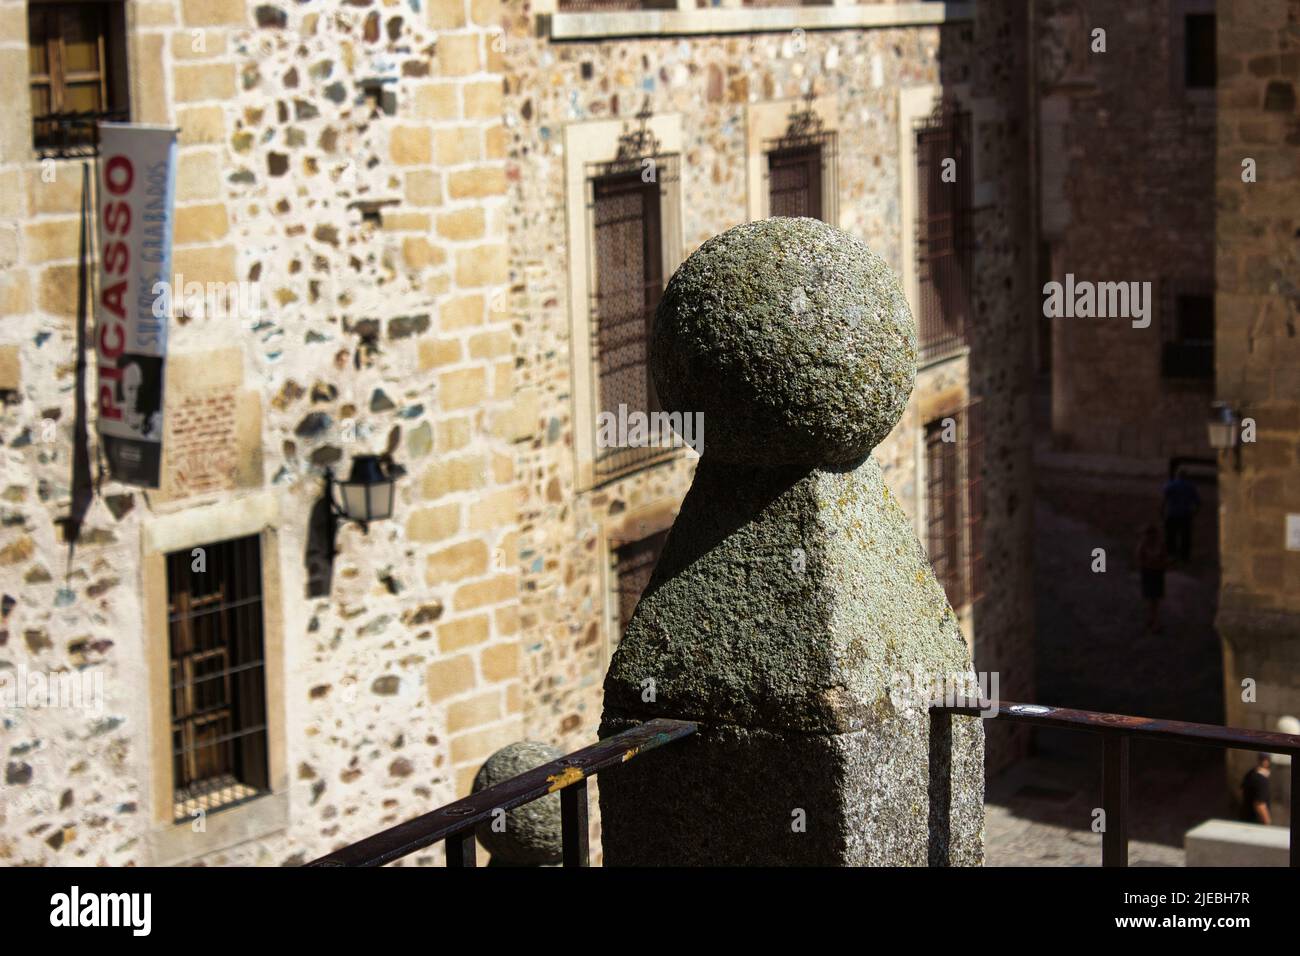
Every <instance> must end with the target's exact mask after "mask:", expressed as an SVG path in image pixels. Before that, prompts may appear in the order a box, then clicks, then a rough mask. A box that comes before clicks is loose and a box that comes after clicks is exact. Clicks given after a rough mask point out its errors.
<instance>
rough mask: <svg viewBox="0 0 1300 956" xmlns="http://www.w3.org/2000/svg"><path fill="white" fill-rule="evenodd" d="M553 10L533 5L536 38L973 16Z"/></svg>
mask: <svg viewBox="0 0 1300 956" xmlns="http://www.w3.org/2000/svg"><path fill="white" fill-rule="evenodd" d="M669 2H670V3H671V2H672V0H669ZM557 7H558V0H538V2H536V3H534V5H533V12H534V13H536V14H538V20H539V23H538V28H539V32H540V34H541V35H542V36H544V37H548V38H549V39H551V40H595V39H605V38H609V37H633V36H690V35H701V34H714V35H716V34H726V33H784V32H787V31H790V30H850V29H855V28H857V29H869V28H872V27H908V26H932V25H934V24H939V23H955V22H959V21H963V20H971V19H973V18H974V15H975V9H974V8H975V4H974V3H973V2H957V3H933V2H928V3H927V2H921V3H915V2H914V3H892V4H888V3H862V4H859V3H857V2H856V0H831V2H829V3H825V4H818V5H814V6H799V5H795V4H793V3H792V4H791V6H788V7H744V6H742V4H741V0H722V3H721V6H718V7H706V8H698V7H696V6H695V0H675V3H673V4H672V5H671V6H669V5H668V4H665V8H664V9H646V10H618V11H582V12H568V11H559V10H558V9H557ZM674 7H675V9H674Z"/></svg>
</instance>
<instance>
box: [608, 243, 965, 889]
mask: <svg viewBox="0 0 1300 956" xmlns="http://www.w3.org/2000/svg"><path fill="white" fill-rule="evenodd" d="M916 357H917V351H916V336H915V328H914V324H913V321H912V317H911V315H910V313H909V311H908V307H907V303H906V300H905V298H904V295H903V292H902V289H901V288H900V286H899V283H898V280H897V278H896V277H895V276H894V274H893V273H892V272H891V271H890V269H889V267H888V266H887V265H886V264H885V262H884V261H883V260H882V259H880V258H879V257H878V256H876V255H875V254H874V253H872V252H871V251H870V249H868V248H867V247H866V245H864V244H863V243H862V242H861V241H859V240H858V239H855V238H854V237H852V236H850V235H848V234H847V233H844V232H841V231H839V230H837V229H834V228H832V227H830V226H828V225H826V224H824V223H822V222H819V221H817V220H813V219H767V220H762V221H758V222H751V223H748V224H746V225H742V226H738V227H736V228H734V229H731V230H729V231H728V232H725V233H723V234H722V235H720V236H717V237H715V238H713V239H711V240H710V241H708V242H707V243H705V244H704V245H703V246H702V247H701V248H700V249H699V250H698V251H697V252H695V253H694V254H693V255H692V256H691V257H690V258H689V259H688V260H687V261H686V262H685V263H684V264H683V265H682V266H681V268H680V269H678V270H677V273H676V274H675V275H674V276H673V278H672V280H671V281H670V282H669V284H668V287H667V290H666V291H665V294H664V298H663V300H662V303H661V305H660V307H659V311H658V315H657V317H656V322H655V331H654V340H653V347H652V356H651V361H652V369H653V374H654V377H655V383H656V386H657V387H658V390H659V395H660V397H661V399H662V401H663V404H664V407H665V409H667V410H669V411H673V412H702V413H703V414H704V416H705V418H706V420H707V424H708V432H707V434H708V436H709V437H708V440H707V442H706V444H705V448H704V451H703V455H702V458H701V461H700V464H699V467H698V469H697V471H696V475H695V480H694V483H693V484H692V486H691V489H690V492H689V493H688V494H687V496H686V500H685V502H684V503H683V505H682V510H681V513H680V515H679V516H678V518H677V521H676V523H675V524H674V525H673V529H672V532H671V534H670V536H669V539H668V542H667V545H666V547H665V550H664V552H663V555H662V557H661V559H660V561H659V565H658V567H657V568H656V570H655V573H654V577H653V578H652V580H651V582H650V585H649V587H648V588H647V590H646V592H645V594H644V595H643V597H642V599H641V603H640V605H639V606H638V607H637V609H636V613H635V614H634V616H633V618H632V621H631V623H630V625H629V626H628V629H627V633H626V634H625V635H624V637H623V640H622V643H621V644H620V646H619V649H618V651H617V652H616V653H615V655H614V658H613V661H612V663H611V665H610V669H609V673H608V675H607V677H606V680H605V710H604V719H603V722H602V725H601V736H608V735H610V734H613V733H616V732H617V731H619V730H623V729H625V728H627V727H629V726H632V725H634V724H637V723H640V722H642V721H644V720H647V719H650V718H652V717H673V718H679V719H691V720H695V721H698V722H699V723H700V732H699V734H698V735H696V736H694V737H692V738H688V739H687V740H685V741H683V742H681V743H680V744H677V745H675V746H673V747H671V748H664V749H663V750H660V751H657V752H655V753H653V754H649V755H647V756H646V757H645V758H643V759H639V760H637V761H635V762H632V763H629V764H628V765H627V766H625V767H623V768H621V769H620V770H619V772H617V773H611V774H609V775H608V776H607V777H605V778H602V779H601V787H600V803H601V814H602V818H603V821H604V824H603V826H604V834H603V843H604V852H605V863H606V865H613V866H617V865H638V864H674V863H676V864H724V865H725V864H733V865H762V864H778V865H789V864H812V865H816V864H821V865H909V864H910V865H925V864H926V863H927V862H932V861H935V860H941V861H943V862H946V863H949V864H957V865H979V864H980V863H981V862H982V860H983V821H984V818H983V807H982V799H983V741H984V735H983V730H982V728H981V726H980V724H979V721H978V720H977V719H974V718H966V717H958V718H954V719H953V720H952V730H951V737H950V740H949V742H948V745H947V746H948V747H950V752H949V753H947V754H944V756H943V758H942V759H941V760H940V761H939V762H938V764H937V765H938V766H942V769H943V770H944V771H949V770H950V772H951V778H950V787H947V788H944V787H941V788H940V789H941V791H945V790H946V792H945V793H944V798H945V799H944V803H945V807H944V812H943V814H941V817H946V825H945V826H942V827H937V826H935V825H933V824H932V823H931V813H930V794H929V777H930V767H931V745H930V726H929V716H928V714H927V712H926V709H925V708H924V707H923V706H917V705H916V704H915V702H913V701H908V700H903V699H901V698H896V696H891V686H897V683H896V675H898V674H899V673H911V672H913V671H914V670H915V669H917V668H920V669H922V670H924V671H926V672H929V673H933V674H935V675H936V676H939V675H952V674H965V673H968V672H969V671H970V669H971V665H970V657H969V652H968V649H967V647H966V644H965V642H964V640H963V638H962V636H961V633H960V630H959V628H958V624H957V619H956V616H955V615H954V614H953V611H952V609H951V608H950V607H949V605H948V602H947V600H946V598H945V597H944V593H943V589H942V588H941V586H940V585H939V583H938V582H937V581H936V580H935V577H934V574H933V572H932V571H931V569H930V565H929V562H928V561H927V559H926V556H925V553H924V552H923V550H922V548H921V546H920V544H919V542H918V541H917V539H916V537H915V534H914V533H913V531H912V527H911V525H910V523H909V522H908V519H907V517H906V515H905V514H904V512H903V509H902V508H901V507H900V505H899V504H898V502H897V501H896V500H895V498H894V497H893V496H892V495H891V493H890V491H889V489H888V488H887V487H886V485H885V483H884V481H883V480H882V478H881V474H880V470H879V468H878V466H877V465H876V463H875V462H874V461H873V460H872V458H871V457H870V452H871V449H872V448H873V447H874V446H875V445H876V444H877V443H879V442H880V441H881V439H883V438H884V437H885V435H886V434H887V433H888V432H889V430H890V429H891V428H892V427H893V426H894V424H895V423H896V422H897V421H898V419H899V417H900V415H901V414H902V412H903V409H904V406H905V405H906V403H907V399H908V396H909V395H910V393H911V390H912V386H913V383H914V380H915V376H916ZM940 830H942V831H943V832H937V831H940ZM932 831H935V832H932ZM936 850H938V851H939V852H937V853H936Z"/></svg>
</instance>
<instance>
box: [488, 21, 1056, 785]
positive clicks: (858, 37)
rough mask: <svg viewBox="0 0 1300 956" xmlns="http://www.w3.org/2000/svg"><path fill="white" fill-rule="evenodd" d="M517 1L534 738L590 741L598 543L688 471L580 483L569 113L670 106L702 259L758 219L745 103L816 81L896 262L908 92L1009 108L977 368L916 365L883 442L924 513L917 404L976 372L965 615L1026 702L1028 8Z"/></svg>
mask: <svg viewBox="0 0 1300 956" xmlns="http://www.w3.org/2000/svg"><path fill="white" fill-rule="evenodd" d="M507 13H508V16H507V21H506V23H507V26H508V30H507V36H506V40H505V44H506V46H505V50H506V61H507V64H508V77H507V84H506V85H507V95H506V104H505V105H506V112H505V121H506V125H507V128H508V130H509V136H510V146H509V164H508V167H507V175H508V178H509V180H510V203H511V217H510V221H511V226H512V229H511V236H512V241H511V293H512V299H511V304H512V308H513V311H514V313H515V314H516V316H517V317H518V318H517V320H516V338H517V349H518V354H519V356H520V364H521V367H522V374H521V382H522V383H523V384H524V385H525V387H526V388H527V389H528V400H529V401H530V402H531V401H536V403H537V408H538V412H539V417H540V418H541V420H542V421H543V422H544V423H545V424H546V427H545V429H544V431H543V432H542V433H541V434H539V435H538V436H537V437H536V438H535V439H534V440H533V442H532V443H531V445H530V446H527V448H528V450H527V451H526V453H525V455H524V460H523V463H522V464H521V469H520V473H521V475H522V476H523V477H524V480H525V482H526V485H527V499H526V503H525V505H524V513H523V517H522V523H523V538H524V545H523V547H524V550H523V553H522V555H521V566H522V575H523V597H522V601H523V622H524V627H525V637H524V641H523V646H524V657H525V662H526V663H525V671H526V674H527V675H528V680H529V682H530V687H529V694H528V703H527V708H528V710H527V721H526V723H527V726H528V727H529V728H530V732H531V733H533V734H534V735H535V736H538V737H540V738H541V739H547V740H554V741H556V742H557V743H558V744H559V746H560V747H561V749H565V750H567V749H572V747H574V746H577V745H579V744H580V742H582V741H584V740H587V739H590V736H591V734H592V732H593V730H594V727H595V722H596V720H597V718H598V715H599V713H600V706H599V704H600V687H601V680H602V679H603V675H604V671H605V667H606V664H607V661H608V654H609V647H610V642H609V640H608V638H607V637H606V638H605V639H602V638H601V636H600V635H599V634H598V633H597V632H596V631H595V630H594V629H593V627H592V623H593V619H592V615H593V611H596V612H597V613H599V612H600V609H601V608H602V604H603V602H604V601H605V600H606V594H605V592H606V589H607V588H608V578H607V575H606V573H605V572H606V567H605V566H606V565H607V563H608V561H609V553H608V550H607V548H606V547H605V544H604V543H605V542H606V541H607V540H608V539H609V538H610V537H611V536H613V535H615V534H617V531H618V529H619V528H620V526H621V524H622V522H623V521H624V520H625V519H626V518H627V516H629V515H631V516H636V515H639V514H642V513H645V512H650V513H651V514H654V513H656V512H661V513H662V512H667V513H669V514H672V513H675V511H676V508H677V507H678V504H679V502H680V499H681V496H682V495H683V494H684V493H685V491H686V488H687V487H688V486H689V483H690V476H691V470H692V467H693V465H692V462H691V461H690V460H682V461H680V462H677V463H675V464H670V465H664V466H660V467H658V468H656V469H653V470H651V471H649V472H644V473H640V474H638V475H635V476H633V477H631V478H627V479H624V480H623V481H620V482H616V483H614V484H610V485H606V486H604V487H600V488H598V489H595V490H586V489H583V488H582V487H581V483H580V481H579V478H578V473H577V470H576V468H575V458H574V436H573V422H572V409H573V405H574V403H575V402H576V401H581V400H584V396H583V395H582V394H581V393H580V392H579V391H578V388H579V386H580V384H581V383H575V380H574V370H573V368H572V363H571V356H570V354H569V351H568V347H567V341H568V339H569V337H570V332H569V327H570V325H569V322H570V320H569V308H570V303H569V295H568V289H567V284H566V276H565V271H564V270H565V268H566V267H569V266H568V260H569V257H571V256H572V255H573V254H574V250H572V249H568V248H566V246H567V243H566V208H565V202H566V197H565V174H564V156H563V151H562V144H563V142H564V127H565V126H566V124H569V123H582V122H587V121H592V120H606V119H610V118H617V117H622V118H624V119H625V120H627V121H629V122H633V120H632V118H633V117H634V116H635V114H636V113H637V111H638V110H639V109H641V108H642V107H643V105H645V104H646V103H649V104H650V106H651V109H652V110H653V112H654V113H655V114H673V113H678V114H680V115H681V116H682V117H683V126H684V131H685V139H686V142H685V144H684V148H683V153H682V157H681V190H682V194H683V195H682V208H683V210H684V228H683V231H684V246H685V248H684V250H683V252H684V254H689V253H690V252H691V251H693V250H694V249H695V248H697V247H698V246H699V245H700V244H701V243H702V242H703V241H705V240H706V239H708V238H710V237H711V236H713V235H716V234H718V233H720V232H722V231H724V230H726V229H728V228H730V227H731V226H734V225H736V224H738V223H741V222H744V221H746V219H748V218H749V217H748V215H747V210H746V169H745V164H744V162H743V161H742V160H743V157H744V155H745V149H746V115H747V113H746V110H747V107H750V106H751V105H753V104H759V103H763V102H767V101H771V100H782V99H794V98H798V97H800V96H802V95H804V94H805V93H806V92H807V91H808V89H809V86H810V85H811V88H812V90H813V92H814V93H815V94H816V95H817V96H818V97H819V98H825V99H827V100H830V101H834V102H836V103H837V105H838V112H839V127H838V130H837V132H838V135H839V139H838V150H837V152H838V155H837V164H838V174H839V200H838V207H839V214H840V221H839V225H840V226H841V227H842V228H844V229H846V230H847V231H849V232H851V233H854V234H856V235H859V236H860V237H862V238H863V239H864V240H865V241H866V242H867V243H868V245H870V246H871V247H872V249H873V250H875V251H876V252H878V253H879V254H881V255H882V256H883V257H884V258H885V259H886V260H887V261H888V262H889V263H890V264H891V265H892V266H893V267H894V268H895V269H896V270H897V271H898V272H899V273H902V271H903V262H904V258H905V257H910V256H911V255H913V249H912V247H911V245H910V241H908V240H905V238H904V236H903V228H902V212H901V208H900V206H901V198H900V184H899V176H900V166H899V128H898V123H899V90H900V88H907V87H914V86H920V85H926V84H939V83H944V84H950V83H966V84H970V86H971V95H973V96H977V97H987V98H992V99H994V100H997V101H999V102H1001V103H1002V104H1003V108H1002V110H1001V112H1000V113H998V112H995V113H994V114H993V115H992V116H990V118H989V119H988V120H987V121H986V122H985V123H984V125H982V126H981V128H980V129H979V132H978V137H979V143H980V147H979V148H980V149H982V150H984V151H985V158H984V160H983V166H984V168H985V169H986V175H987V176H988V179H989V181H990V182H991V183H992V184H993V185H992V187H991V188H992V193H991V196H990V199H989V201H988V203H987V206H984V207H981V209H980V210H979V212H978V213H977V228H978V229H979V230H980V236H979V241H978V243H977V247H978V250H979V251H978V252H977V255H976V264H975V269H974V274H975V276H976V277H977V279H976V289H975V294H976V297H977V302H976V308H975V314H976V315H977V316H978V319H977V322H978V328H979V332H978V333H977V334H976V336H975V345H974V354H973V357H972V358H971V359H970V361H969V371H968V368H967V365H968V362H967V360H966V359H964V358H961V359H958V360H956V361H954V362H951V363H948V365H947V366H944V367H935V368H932V369H930V370H928V371H926V372H923V373H922V376H921V377H920V379H919V381H918V387H917V389H916V392H915V394H914V395H913V398H912V401H911V403H910V404H909V406H908V410H907V412H906V413H905V415H904V418H903V420H902V421H901V422H900V424H899V426H898V427H897V428H896V429H895V430H894V432H893V433H892V434H891V435H890V437H889V438H888V439H887V440H886V441H885V442H883V443H882V444H881V446H880V447H879V448H877V449H876V452H875V455H876V457H877V459H878V460H879V461H880V462H881V463H882V466H883V468H884V474H885V478H886V481H887V482H888V483H889V484H890V486H891V488H892V489H893V490H894V491H895V492H896V493H897V494H898V495H899V497H900V499H901V500H902V501H903V503H904V507H905V508H906V510H907V511H908V513H909V514H910V515H912V516H913V517H914V518H915V517H916V515H917V497H916V496H917V486H916V466H917V444H918V441H919V437H918V436H920V435H921V434H922V431H923V428H924V425H925V423H926V421H928V420H929V419H928V418H926V417H925V416H924V414H923V413H922V411H921V409H923V408H925V407H927V406H928V405H930V404H932V402H931V399H933V397H934V396H936V395H938V394H941V393H944V392H947V391H950V390H951V389H952V388H953V386H956V389H957V392H958V393H959V397H958V406H961V405H962V404H964V402H965V400H966V399H967V398H968V397H969V394H970V392H971V391H973V390H975V389H974V388H971V389H968V388H967V384H966V383H967V380H968V378H969V379H977V380H978V382H979V386H978V393H979V394H981V395H983V396H984V398H985V404H986V421H987V430H988V438H989V452H988V455H987V459H986V460H987V462H988V478H987V487H988V488H989V491H990V502H991V504H990V515H989V520H988V522H987V526H988V539H987V540H988V543H987V549H988V552H989V557H988V561H989V568H990V573H989V574H988V577H989V579H990V585H991V588H990V592H989V594H988V596H987V598H986V599H985V601H984V602H982V603H981V605H980V607H979V609H978V610H977V611H975V612H974V613H973V614H970V615H968V619H967V630H968V634H969V632H970V627H971V619H972V618H973V617H974V616H975V615H976V614H977V615H978V616H979V617H980V619H981V623H980V625H979V627H978V628H976V633H975V637H974V640H975V649H976V666H977V668H979V669H982V670H1000V671H1004V672H1005V677H1004V683H1003V693H1004V695H1006V696H1011V695H1012V694H1013V693H1016V694H1020V695H1021V696H1022V697H1032V687H1033V678H1032V643H1031V642H1032V636H1031V634H1032V630H1031V624H1030V620H1029V605H1030V602H1029V587H1030V583H1029V547H1028V528H1029V524H1028V522H1029V508H1028V502H1029V497H1030V494H1031V492H1030V490H1029V472H1028V448H1029V431H1028V426H1027V416H1028V396H1027V393H1026V391H1025V387H1024V386H1025V382H1026V381H1027V363H1028V338H1027V331H1026V329H1027V327H1028V326H1027V323H1025V322H1023V321H1022V320H1021V319H1020V316H1022V315H1023V309H1024V308H1025V301H1026V291H1027V290H1026V287H1025V286H1024V285H1023V284H1022V283H1023V282H1024V276H1023V273H1024V270H1025V268H1026V263H1027V261H1028V257H1027V248H1026V245H1025V244H1024V243H1023V241H1021V240H1019V239H1017V238H1016V237H1017V235H1023V232H1022V233H1017V232H1016V231H1015V230H1016V229H1023V228H1024V223H1023V217H1024V215H1025V214H1026V209H1027V207H1026V206H1025V205H1024V202H1023V199H1022V198H1021V197H1022V195H1023V187H1022V184H1023V181H1024V176H1025V175H1026V169H1027V159H1026V157H1027V149H1026V145H1025V140H1024V137H1025V134H1026V127H1025V125H1024V123H1023V109H1024V106H1023V103H1019V102H1017V101H1016V99H1015V98H1016V97H1017V96H1019V95H1020V94H1019V92H1018V91H1020V90H1022V89H1023V70H1024V59H1023V54H1022V52H1021V51H1023V35H1024V34H1023V24H1022V23H1021V24H1019V25H1018V24H1017V18H1016V16H1015V15H1008V16H1006V17H1005V21H1004V19H1002V16H1003V15H990V16H989V17H987V18H985V19H982V20H980V21H979V22H977V23H976V24H975V25H973V26H972V25H971V24H970V23H958V24H953V25H950V26H946V27H942V28H940V27H934V26H930V27H909V28H892V29H868V30H853V31H848V30H845V31H816V32H814V31H809V32H807V33H806V34H802V35H796V34H791V33H788V32H771V33H756V34H737V35H733V36H690V37H681V38H673V39H667V38H664V39H659V38H632V39H629V38H619V39H616V40H607V41H599V42H596V41H587V42H573V43H563V44H557V43H552V42H549V41H548V40H546V39H538V38H536V36H535V33H536V29H535V25H534V22H533V18H532V17H531V16H530V15H529V9H528V7H527V6H526V5H524V4H521V3H515V4H510V5H508V7H507ZM1017 31H1018V32H1017ZM1017 37H1019V38H1020V39H1019V40H1018V39H1017ZM1018 42H1019V44H1020V45H1019V47H1017V43H1018ZM977 51H980V52H983V53H984V54H985V55H984V56H981V55H980V52H977ZM705 441H706V443H707V427H706V439H705ZM918 530H919V529H918ZM608 621H609V616H608V614H607V615H606V622H608ZM605 627H606V629H608V628H609V627H610V625H609V624H608V623H606V624H605ZM1008 679H1009V681H1010V684H1009V686H1008V683H1007V682H1006V681H1007V680H1008ZM1019 746H1020V744H1019V741H1017V742H1015V743H1014V744H1012V745H1010V746H1007V745H1006V744H1004V742H1003V741H1002V739H1001V738H1000V737H999V736H998V735H993V740H992V743H991V746H990V753H991V761H992V762H993V763H994V764H995V765H997V766H1001V765H1003V764H1005V763H1006V762H1007V760H1009V759H1010V758H1011V757H1013V756H1014V755H1015V753H1017V752H1019Z"/></svg>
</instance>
